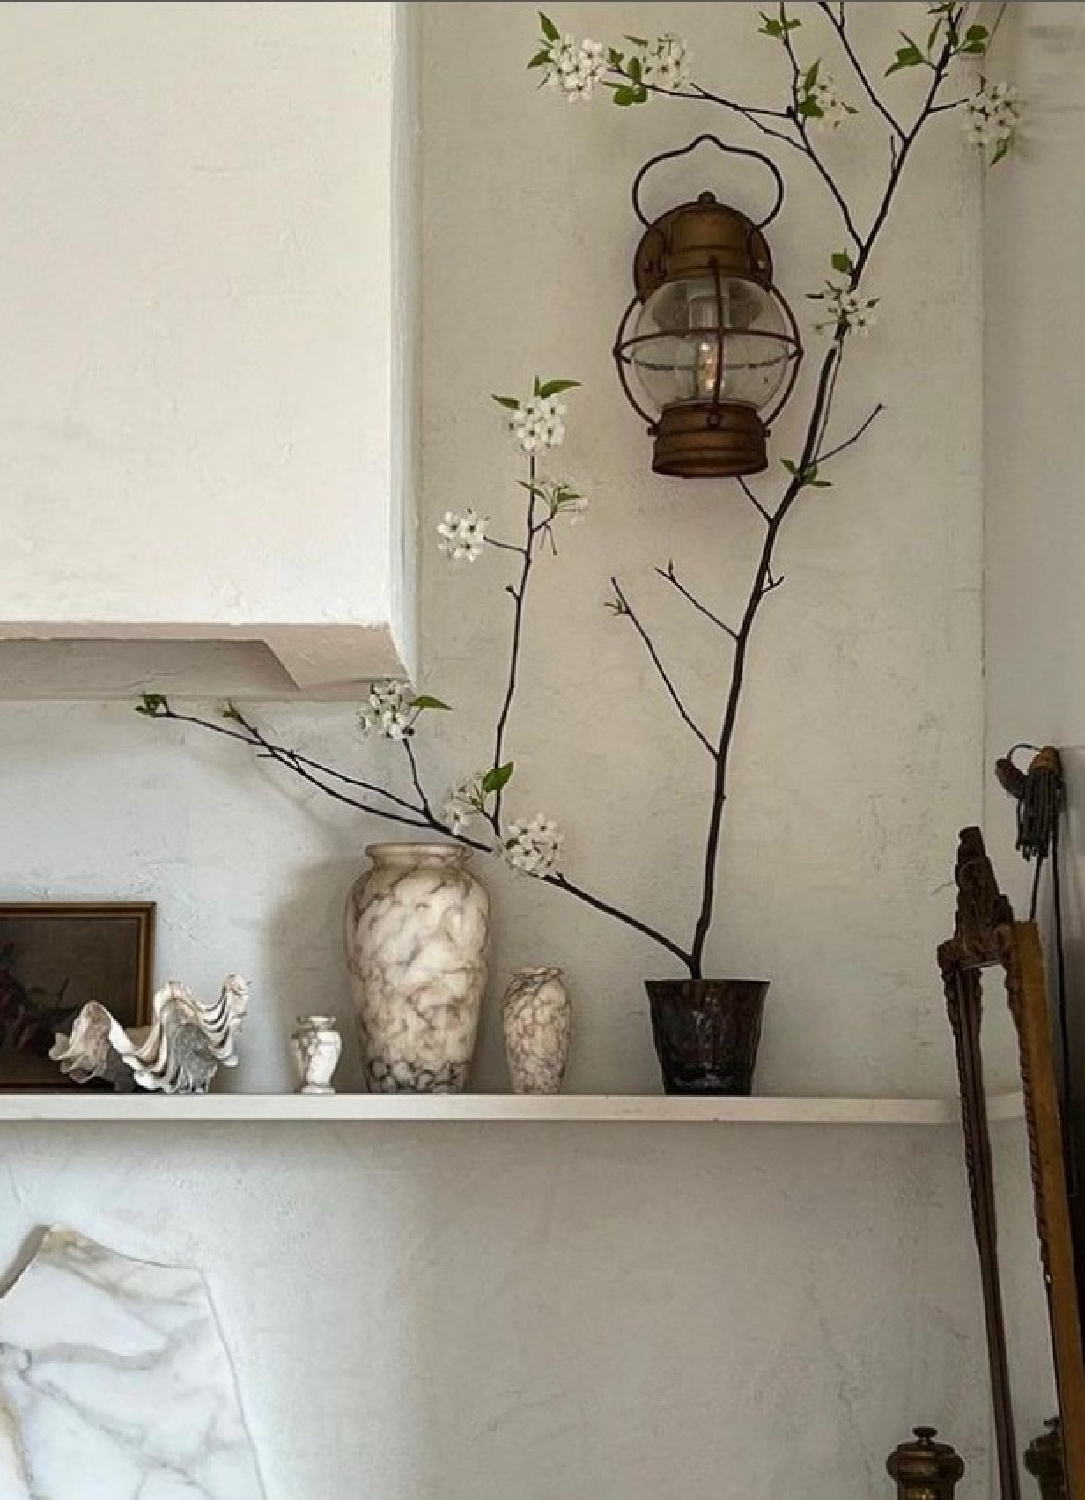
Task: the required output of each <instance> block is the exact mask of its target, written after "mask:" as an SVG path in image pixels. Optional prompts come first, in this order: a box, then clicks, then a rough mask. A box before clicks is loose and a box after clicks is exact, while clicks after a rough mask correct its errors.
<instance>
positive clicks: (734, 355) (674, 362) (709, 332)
mask: <svg viewBox="0 0 1085 1500" xmlns="http://www.w3.org/2000/svg"><path fill="white" fill-rule="evenodd" d="M702 144H710V145H713V146H717V147H718V148H719V149H720V150H721V151H723V152H726V153H727V154H729V155H735V156H746V157H753V158H754V160H755V161H759V162H761V163H762V164H763V165H764V166H765V167H766V168H767V169H768V170H769V172H771V174H772V177H773V180H774V182H775V184H776V200H775V202H774V203H773V206H772V208H771V210H770V211H769V213H768V215H767V216H766V217H765V218H764V219H762V220H761V221H760V222H759V223H754V221H753V220H752V219H750V218H748V217H747V216H746V214H744V213H741V212H740V211H739V210H738V209H737V208H729V207H728V206H727V205H726V204H724V203H718V202H717V201H716V199H715V197H714V196H713V194H712V193H707V192H706V193H702V194H701V195H700V197H698V198H697V199H696V200H695V201H693V202H689V203H682V204H679V206H678V207H677V208H672V209H669V210H668V211H667V212H666V213H665V214H663V215H662V216H661V217H660V218H658V219H656V220H655V221H654V222H653V221H649V220H648V219H646V218H645V216H644V213H643V212H642V210H641V206H640V188H641V183H642V182H643V180H644V178H645V176H646V175H647V174H648V173H649V172H650V171H651V170H652V168H653V167H656V166H658V165H659V163H660V162H664V161H668V160H672V159H673V158H675V157H679V156H686V155H687V154H688V153H689V152H691V151H693V150H695V149H696V147H697V146H700V145H702ZM783 201H784V182H783V178H782V177H781V175H780V172H779V169H778V168H777V167H776V165H775V163H774V162H772V161H770V160H769V158H768V157H767V156H763V155H762V154H761V152H759V151H749V150H745V149H740V148H739V147H737V146H728V145H725V144H724V142H723V141H721V140H719V139H718V137H716V136H714V135H699V136H698V137H697V138H696V140H693V141H691V142H690V144H689V145H688V146H683V147H682V148H681V149H679V150H677V151H664V152H662V153H661V154H660V155H659V156H654V157H652V159H651V160H650V161H648V162H646V163H645V165H644V166H643V167H642V168H641V170H640V171H639V172H638V173H637V176H636V178H635V180H634V182H633V211H634V212H635V214H636V215H637V218H638V219H639V220H640V222H641V223H642V224H643V225H644V234H643V235H642V236H641V241H640V244H639V245H638V246H637V251H636V255H635V256H634V259H633V282H634V285H635V287H636V295H635V296H634V298H633V300H632V301H631V302H630V304H629V306H628V307H627V308H626V311H625V316H624V317H623V318H622V321H621V324H620V325H619V328H618V336H617V339H616V341H615V344H614V360H615V363H616V365H617V367H618V378H619V379H620V381H621V383H622V389H623V390H624V391H625V394H626V396H627V398H628V400H629V402H630V404H631V406H632V407H633V409H634V410H635V411H637V412H639V414H640V415H641V416H642V417H643V418H644V420H645V421H646V422H647V423H648V430H649V432H650V433H651V435H652V437H653V438H654V439H655V446H654V450H653V454H652V468H653V469H654V470H655V472H656V473H657V474H673V475H678V476H679V477H681V478H683V479H695V478H722V477H726V476H736V475H741V474H759V473H760V472H761V470H762V469H764V468H766V467H767V465H768V457H767V454H766V438H767V436H768V429H769V427H770V426H771V424H772V421H773V419H774V418H775V417H776V415H777V413H778V412H779V411H780V409H781V408H782V407H783V405H784V403H785V402H786V400H787V398H788V397H789V396H790V395H791V391H792V388H793V386H794V384H795V379H796V376H797V375H798V370H799V362H800V360H801V358H802V344H801V342H800V339H799V330H798V325H797V324H796V322H795V317H794V314H793V313H792V311H791V309H790V307H789V306H788V305H787V303H786V302H785V300H784V298H783V297H782V296H781V295H780V293H779V292H778V291H777V289H776V288H775V287H774V286H773V284H772V256H771V254H770V253H769V247H768V244H767V242H766V240H765V236H764V232H763V231H764V230H765V228H766V227H767V226H768V225H769V224H770V223H771V222H772V220H773V219H774V218H775V217H776V215H777V214H778V213H779V211H780V206H781V204H782V203H783Z"/></svg>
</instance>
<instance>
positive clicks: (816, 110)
mask: <svg viewBox="0 0 1085 1500" xmlns="http://www.w3.org/2000/svg"><path fill="white" fill-rule="evenodd" d="M798 109H799V114H800V115H801V116H802V118H803V119H804V120H821V119H823V118H824V116H825V111H824V110H823V109H822V107H821V105H820V104H819V103H818V102H817V100H816V99H814V98H811V96H810V95H809V94H807V96H806V98H805V99H800V100H799V104H798Z"/></svg>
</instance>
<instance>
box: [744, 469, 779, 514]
mask: <svg viewBox="0 0 1085 1500" xmlns="http://www.w3.org/2000/svg"><path fill="white" fill-rule="evenodd" d="M738 482H739V486H740V488H741V490H742V493H743V494H744V495H745V496H746V499H747V500H748V501H749V502H750V504H751V505H752V506H753V508H754V510H757V511H760V513H761V515H762V516H763V517H764V519H765V520H766V521H771V520H772V517H771V516H770V515H769V513H768V511H767V510H766V509H765V507H764V506H763V505H762V504H761V501H760V500H759V499H758V498H757V496H756V495H755V494H754V492H753V490H752V489H751V488H750V486H749V485H748V484H747V482H746V480H745V479H744V478H743V477H742V475H741V474H740V475H739V476H738Z"/></svg>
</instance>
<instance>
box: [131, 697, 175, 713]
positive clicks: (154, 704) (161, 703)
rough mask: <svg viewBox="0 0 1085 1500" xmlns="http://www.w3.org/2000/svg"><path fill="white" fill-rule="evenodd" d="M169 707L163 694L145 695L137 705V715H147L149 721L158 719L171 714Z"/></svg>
mask: <svg viewBox="0 0 1085 1500" xmlns="http://www.w3.org/2000/svg"><path fill="white" fill-rule="evenodd" d="M169 707H170V706H169V703H168V702H167V700H166V699H165V698H164V697H163V695H162V694H161V693H144V694H143V697H142V698H141V699H140V700H139V702H138V703H137V704H136V713H137V714H146V716H147V718H148V719H158V718H161V716H162V715H163V714H166V713H168V712H169Z"/></svg>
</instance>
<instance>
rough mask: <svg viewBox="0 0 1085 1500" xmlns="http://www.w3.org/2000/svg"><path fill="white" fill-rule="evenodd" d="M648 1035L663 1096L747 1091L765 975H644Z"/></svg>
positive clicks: (758, 1035) (758, 1033)
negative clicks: (649, 1021)
mask: <svg viewBox="0 0 1085 1500" xmlns="http://www.w3.org/2000/svg"><path fill="white" fill-rule="evenodd" d="M644 987H645V989H646V990H647V991H648V1003H649V1005H650V1006H651V1011H652V1035H653V1037H654V1038H655V1044H656V1052H657V1053H658V1054H659V1065H660V1067H661V1069H662V1070H663V1089H664V1092H665V1093H668V1094H705V1095H712V1094H748V1093H749V1092H750V1090H751V1088H752V1086H753V1070H754V1063H755V1062H756V1061H757V1044H758V1042H759V1041H760V1040H761V1016H762V1013H763V1011H764V1008H765V996H766V995H767V994H768V988H769V981H768V980H767V979H648V980H645V984H644Z"/></svg>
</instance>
